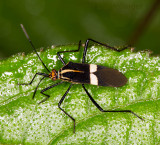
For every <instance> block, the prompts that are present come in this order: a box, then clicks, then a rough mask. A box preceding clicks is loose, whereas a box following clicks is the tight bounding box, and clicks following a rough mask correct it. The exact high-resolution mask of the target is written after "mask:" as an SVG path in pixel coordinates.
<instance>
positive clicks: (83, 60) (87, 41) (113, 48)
mask: <svg viewBox="0 0 160 145" xmlns="http://www.w3.org/2000/svg"><path fill="white" fill-rule="evenodd" d="M90 41H92V42H94V43H97V44H100V45H102V46H105V47H107V48H109V49H112V50H114V51H117V52H120V51H123V50H125V49H127V48H128V47H130V45H128V46H126V47H124V48H122V49H120V50H119V49H117V48H115V47H112V46H109V45H107V44H105V43H101V42H99V41H96V40H94V39H87V40H86V43H85V47H84V51H83V59H82V63H84V62H85V57H86V53H87V48H88V44H89V42H90Z"/></svg>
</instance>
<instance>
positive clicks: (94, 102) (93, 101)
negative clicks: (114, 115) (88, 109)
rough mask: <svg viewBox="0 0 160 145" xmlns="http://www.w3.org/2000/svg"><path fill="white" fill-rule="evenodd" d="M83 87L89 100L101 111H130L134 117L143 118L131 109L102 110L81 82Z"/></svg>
mask: <svg viewBox="0 0 160 145" xmlns="http://www.w3.org/2000/svg"><path fill="white" fill-rule="evenodd" d="M82 87H83V89H84V90H85V92H86V94H87V95H88V97H89V98H90V100H91V101H92V103H93V104H94V105H95V106H96V107H97V108H98V109H99V110H100V111H101V112H126V113H132V114H133V115H135V116H136V117H138V118H139V119H141V120H144V119H143V118H142V117H140V116H138V115H137V114H136V113H134V112H133V111H131V110H118V111H116V110H103V108H102V107H101V106H99V104H98V103H97V102H96V101H95V100H94V99H93V98H92V96H91V95H90V93H89V92H88V91H87V89H86V88H85V86H84V84H82Z"/></svg>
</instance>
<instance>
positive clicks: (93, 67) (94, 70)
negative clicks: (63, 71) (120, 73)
mask: <svg viewBox="0 0 160 145" xmlns="http://www.w3.org/2000/svg"><path fill="white" fill-rule="evenodd" d="M89 67H90V73H93V72H96V71H97V65H95V64H90V65H89Z"/></svg>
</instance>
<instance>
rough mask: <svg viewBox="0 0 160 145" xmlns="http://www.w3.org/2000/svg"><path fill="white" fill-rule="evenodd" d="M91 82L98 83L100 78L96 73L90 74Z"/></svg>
mask: <svg viewBox="0 0 160 145" xmlns="http://www.w3.org/2000/svg"><path fill="white" fill-rule="evenodd" d="M90 83H91V84H92V85H98V79H97V76H96V75H94V74H90Z"/></svg>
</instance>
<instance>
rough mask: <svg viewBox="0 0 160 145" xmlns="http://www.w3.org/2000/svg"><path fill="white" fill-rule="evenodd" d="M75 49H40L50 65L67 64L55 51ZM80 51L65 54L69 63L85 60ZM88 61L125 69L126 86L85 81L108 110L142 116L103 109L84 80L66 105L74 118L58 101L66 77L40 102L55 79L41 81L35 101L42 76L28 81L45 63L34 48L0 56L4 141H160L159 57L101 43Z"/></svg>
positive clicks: (0, 132)
mask: <svg viewBox="0 0 160 145" xmlns="http://www.w3.org/2000/svg"><path fill="white" fill-rule="evenodd" d="M72 49H77V46H75V45H70V46H58V47H55V48H49V49H47V50H45V51H43V52H38V53H39V54H40V56H41V58H42V60H43V61H44V63H45V64H46V65H47V67H48V68H49V69H50V70H52V69H53V68H54V69H56V70H59V69H60V68H61V67H62V66H63V64H62V63H61V61H60V60H59V59H58V57H57V55H56V53H57V52H58V51H60V50H72ZM82 53H83V49H82V48H81V51H80V52H74V53H65V54H62V56H63V58H64V60H65V62H69V61H73V62H81V61H82ZM86 63H88V64H97V65H102V66H106V67H111V68H115V69H118V70H119V71H121V72H122V73H123V74H124V75H125V76H126V77H127V78H128V82H127V84H126V85H124V86H123V87H119V88H113V87H99V86H94V85H85V86H86V88H87V89H88V91H89V92H90V94H91V95H92V97H93V98H94V99H95V100H96V101H97V103H99V105H100V106H101V107H102V108H103V109H105V110H124V109H125V110H126V109H128V110H132V111H133V112H135V113H136V114H138V115H139V116H141V117H142V118H143V119H144V121H142V120H140V119H139V118H137V117H136V116H134V115H133V114H130V113H103V112H100V111H99V110H98V109H97V108H96V106H94V105H93V103H92V102H91V101H90V99H89V98H88V96H87V94H86V93H85V91H84V90H83V88H82V86H81V84H75V85H73V87H72V88H71V90H70V92H69V93H68V95H67V97H66V99H65V101H64V103H63V104H62V108H63V109H64V110H65V111H66V112H68V113H69V114H70V115H71V116H72V117H74V118H75V120H76V133H75V134H74V133H73V122H72V120H71V119H70V118H69V117H68V116H66V115H65V114H64V113H63V112H62V111H61V110H60V109H59V108H58V102H59V100H60V99H61V97H62V96H63V94H64V93H65V91H66V90H67V89H68V87H69V83H68V82H65V83H63V84H61V85H59V86H56V87H54V88H52V89H50V90H48V91H46V92H45V93H46V94H49V95H50V96H51V97H50V98H49V99H48V100H47V101H46V102H44V103H42V104H40V105H38V102H40V101H41V100H42V99H44V97H45V96H43V95H42V94H41V93H40V91H41V90H42V89H44V88H46V87H48V86H50V85H52V84H54V83H56V82H58V81H59V80H58V81H56V82H53V81H52V80H51V79H49V78H46V79H44V81H43V82H42V83H41V84H40V86H39V88H38V91H37V93H36V95H35V98H34V100H33V99H32V96H33V92H34V89H35V88H36V85H37V84H38V82H39V80H40V78H42V76H38V77H37V78H36V79H35V80H34V82H33V84H32V85H30V86H18V85H17V84H18V83H29V82H30V81H31V79H32V77H33V76H34V74H35V73H36V72H45V73H47V71H46V70H45V68H44V67H43V66H42V64H41V62H40V61H39V60H38V58H37V56H36V54H35V53H32V54H28V55H26V56H24V55H22V54H18V55H15V56H13V57H11V58H9V59H7V60H3V61H0V143H1V144H23V145H33V144H38V145H46V144H54V145H62V144H75V145H76V144H87V145H90V144H91V145H92V144H96V145H97V144H105V145H107V144H109V145H112V144H113V145H115V144H145V145H146V144H149V145H151V144H159V143H160V114H159V112H160V107H159V106H160V59H159V57H153V56H152V57H149V53H148V52H147V51H144V52H135V53H134V52H131V51H130V50H129V49H128V50H125V51H123V52H115V51H113V50H109V49H106V48H105V47H101V46H92V47H90V48H89V49H88V51H87V58H86Z"/></svg>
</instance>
